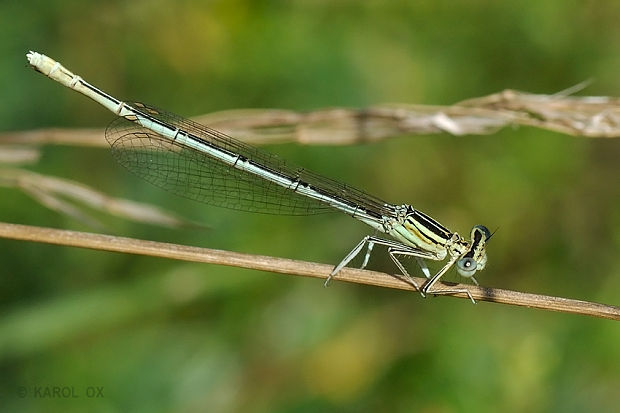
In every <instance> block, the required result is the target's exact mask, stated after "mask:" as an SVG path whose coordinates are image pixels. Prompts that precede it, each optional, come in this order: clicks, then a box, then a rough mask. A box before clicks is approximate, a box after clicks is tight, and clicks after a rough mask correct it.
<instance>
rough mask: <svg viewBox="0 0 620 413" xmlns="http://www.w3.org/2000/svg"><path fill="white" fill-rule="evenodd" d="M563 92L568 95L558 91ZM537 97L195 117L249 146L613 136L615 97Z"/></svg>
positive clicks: (66, 135)
mask: <svg viewBox="0 0 620 413" xmlns="http://www.w3.org/2000/svg"><path fill="white" fill-rule="evenodd" d="M565 92H572V90H570V91H565ZM565 92H560V93H556V94H553V95H540V94H531V93H525V92H518V91H514V90H505V91H503V92H500V93H495V94H492V95H489V96H484V97H480V98H473V99H469V100H466V101H463V102H459V103H456V104H454V105H450V106H431V105H411V104H403V103H394V104H382V105H376V106H371V107H368V108H363V109H349V108H326V109H319V110H315V111H311V112H296V111H290V110H279V109H240V110H229V111H223V112H216V113H211V114H208V115H204V116H200V117H197V118H195V120H196V121H198V122H200V123H203V124H206V125H209V126H211V127H213V128H215V129H217V130H220V131H221V132H224V133H227V134H229V135H231V136H234V137H235V138H237V139H240V140H243V141H245V142H249V143H252V144H265V143H282V142H291V141H292V142H297V143H301V144H321V145H323V144H329V145H347V144H351V143H356V142H375V141H379V140H383V139H387V138H389V137H394V136H399V135H403V134H409V135H415V134H421V135H429V134H435V133H449V134H452V135H459V136H460V135H481V134H490V133H494V132H497V131H498V130H499V129H502V128H504V127H507V126H518V125H522V126H532V127H536V128H541V129H548V130H552V131H556V132H560V133H565V134H568V135H573V136H584V137H590V138H616V137H619V136H620V99H619V98H613V97H605V96H578V97H577V96H567V94H568V93H565ZM102 136H103V131H102V130H99V129H73V130H67V129H58V128H53V129H42V130H34V131H26V132H7V133H3V134H2V135H0V142H3V143H13V144H41V143H54V144H66V145H81V146H105V145H106V144H105V142H104V139H101V137H102Z"/></svg>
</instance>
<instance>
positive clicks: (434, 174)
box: [0, 0, 620, 412]
mask: <svg viewBox="0 0 620 413" xmlns="http://www.w3.org/2000/svg"><path fill="white" fill-rule="evenodd" d="M619 18H620V4H618V3H612V2H604V3H603V2H600V3H599V2H566V1H561V0H555V1H545V2H540V1H523V2H515V3H514V4H508V3H498V2H493V1H477V2H470V1H457V2H435V1H420V2H403V1H397V2H382V1H372V2H364V3H360V2H357V1H336V2H331V1H316V2H310V1H293V2H278V1H271V2H268V1H260V2H251V1H228V2H225V1H212V2H201V1H190V0H184V1H167V0H157V1H143V0H134V1H126V2H121V1H111V2H103V1H83V0H79V1H78V0H66V1H51V2H50V1H11V0H9V1H3V2H1V3H0V54H1V56H2V59H1V60H0V75H1V77H0V90H1V91H2V93H1V96H2V98H1V99H0V130H1V131H10V130H29V129H34V128H40V127H78V126H80V127H84V126H89V127H104V126H105V125H106V124H107V123H108V122H109V121H110V120H111V119H112V118H113V115H112V114H110V113H108V112H106V111H105V110H104V109H102V108H101V107H99V106H98V105H96V104H94V103H92V102H90V101H88V100H87V99H86V98H84V97H82V96H79V95H78V94H76V93H75V92H72V91H70V90H68V89H66V88H63V87H61V86H59V85H58V84H56V83H54V82H52V81H50V80H48V79H45V78H44V77H43V76H41V75H39V74H37V73H35V72H34V71H32V70H30V69H29V68H28V67H26V60H25V53H26V51H28V50H29V49H33V50H36V51H39V52H42V53H45V54H48V55H49V56H51V57H54V58H56V59H58V60H60V61H61V62H62V63H64V64H65V65H66V66H67V67H68V68H70V69H71V70H73V71H75V72H76V73H78V74H81V75H83V76H84V77H85V78H86V79H88V80H89V81H91V82H92V83H94V84H95V85H97V86H100V87H102V88H103V89H104V90H106V91H108V92H110V93H112V94H114V95H115V96H118V97H120V98H127V99H128V100H132V99H133V100H140V101H144V102H149V103H151V104H153V105H155V106H159V107H164V108H166V109H168V110H171V111H173V112H176V113H178V114H181V115H184V116H194V115H198V114H203V113H207V112H211V111H216V110H222V109H229V108H246V107H257V108H271V107H273V108H284V109H294V110H311V109H316V108H322V107H328V106H351V107H363V106H365V105H370V104H375V103H380V102H410V103H422V104H450V103H454V102H457V101H459V100H462V99H466V98H470V97H476V96H482V95H485V94H489V93H494V92H497V91H500V90H502V89H505V88H514V89H519V90H525V91H530V92H536V93H554V92H557V91H559V90H562V89H564V88H567V87H570V86H572V85H574V84H577V83H579V82H581V81H583V80H585V79H589V78H592V79H594V82H593V83H592V85H591V86H590V87H588V89H587V90H586V91H585V92H582V93H584V94H588V95H613V96H620V76H618V73H619V71H618V68H619V67H620V25H619V24H618V21H619ZM101 139H103V136H102V137H101ZM269 149H270V150H273V151H275V152H277V153H280V154H284V155H285V156H286V157H288V158H290V159H292V160H293V161H294V162H295V163H299V164H302V165H304V166H305V167H307V168H309V169H311V170H315V171H318V172H320V173H322V174H325V175H327V176H331V177H335V178H337V179H340V180H343V181H345V182H348V183H350V184H353V185H354V186H357V187H361V188H363V189H364V190H366V191H368V192H370V193H372V194H376V195H378V196H380V197H382V198H384V199H386V200H388V201H393V202H409V203H412V204H413V205H414V206H416V207H417V208H419V209H421V210H422V211H425V212H427V213H429V214H430V215H432V216H433V217H435V218H437V219H438V220H440V221H441V222H442V223H444V224H445V225H447V226H448V227H449V228H451V229H453V230H456V231H459V232H461V233H464V234H468V233H469V229H470V228H471V226H472V225H474V224H484V225H487V226H488V227H489V228H491V229H495V228H497V227H499V231H498V232H497V234H496V235H495V236H494V238H493V240H492V242H491V244H490V245H489V247H488V253H489V264H488V266H487V269H486V270H485V271H484V272H483V273H481V274H479V276H478V279H479V281H480V282H481V284H482V285H485V286H493V287H499V288H507V289H516V290H520V291H527V292H534V293H542V294H550V295H556V296H564V297H572V298H578V299H583V300H588V301H597V302H604V303H608V304H619V303H620V294H619V293H618V291H619V289H620V277H618V275H619V274H620V260H618V251H619V249H620V248H619V247H620V208H619V205H620V185H618V183H619V179H618V176H619V173H620V140H617V139H616V140H614V139H609V140H604V139H600V140H597V139H586V138H574V137H569V136H564V135H560V134H556V133H551V132H545V131H540V130H535V129H531V128H515V129H507V130H503V131H501V132H499V133H497V134H494V135H492V136H482V137H480V136H466V137H453V136H448V135H434V136H415V137H413V136H402V137H397V138H394V139H391V140H387V141H384V142H381V143H378V144H368V145H358V146H350V147H330V146H326V147H317V146H299V145H292V144H290V145H280V146H273V147H270V148H269ZM32 170H35V171H37V172H39V173H44V174H49V175H54V176H61V177H65V178H69V179H74V180H77V181H80V182H84V183H85V184H88V185H91V186H93V187H95V188H98V189H100V190H101V191H103V192H105V193H107V194H110V195H112V196H118V197H126V198H129V199H133V200H137V201H141V202H147V203H152V204H155V205H159V206H161V207H164V208H167V209H169V210H172V211H174V212H176V213H178V214H180V215H184V216H188V217H190V218H191V219H194V220H196V221H199V222H201V223H204V224H205V225H207V226H208V227H209V228H208V229H202V230H201V229H183V230H169V229H161V228H157V227H153V226H147V225H140V224H135V223H131V222H127V221H124V220H121V219H118V218H110V217H105V216H103V215H101V216H100V218H101V219H103V220H104V221H105V223H106V229H105V232H107V233H112V234H118V235H124V236H131V237H137V238H144V239H152V240H159V241H169V242H176V243H182V244H188V245H197V246H205V247H210V248H221V249H228V250H233V251H239V252H245V253H257V254H265V255H273V256H280V257H288V258H296V259H303V260H309V261H318V262H324V263H336V262H338V261H339V260H340V259H341V258H342V256H343V255H344V254H345V253H346V252H348V251H349V249H350V248H351V247H352V246H353V245H354V244H355V243H356V242H358V241H359V239H360V238H361V237H362V236H363V235H365V234H366V233H367V232H368V228H367V227H365V226H364V225H363V224H360V223H358V222H356V221H353V220H351V219H350V218H348V217H346V216H341V215H340V214H329V215H324V216H319V217H307V218H306V217H301V218H292V217H277V216H266V215H260V214H248V213H237V212H232V211H227V210H222V209H218V208H215V207H210V206H205V205H201V204H198V203H194V202H191V201H185V200H182V199H178V198H174V197H173V196H171V195H169V194H168V193H166V192H164V191H161V190H159V189H157V188H154V187H151V186H149V185H148V184H145V183H143V182H142V181H140V180H139V179H138V178H135V177H133V176H131V175H129V173H128V172H126V171H125V170H124V169H123V168H121V167H120V166H118V165H117V164H115V163H114V161H113V160H112V159H111V157H110V154H109V151H107V150H101V149H85V148H71V147H54V146H47V147H45V148H44V149H43V158H42V159H41V161H40V162H39V163H38V164H37V165H36V166H34V167H33V168H32ZM0 199H1V202H0V219H1V220H3V221H7V222H14V223H24V224H33V225H42V226H49V227H55V228H67V229H77V230H85V231H92V230H93V229H92V228H89V227H87V226H85V225H82V224H81V223H79V222H77V221H75V220H74V219H72V218H69V217H67V216H62V215H60V214H57V213H55V212H51V211H49V210H47V209H45V208H44V207H42V206H40V205H39V204H37V203H35V202H34V201H32V200H31V199H30V198H28V197H27V196H25V195H23V194H22V193H20V192H17V191H15V190H10V189H0ZM0 251H1V252H0V260H1V262H0V287H1V288H0V297H1V298H0V410H1V411H15V412H21V411H48V412H49V411H63V412H74V411H75V412H82V411H91V412H125V411H137V412H168V411H174V412H194V411H249V412H273V411H281V412H288V411H291V412H315V411H351V412H353V411H356V412H357V411H378V410H384V411H427V412H453V411H477V412H485V411H489V412H494V411H498V410H502V411H508V412H520V411H525V410H528V411H530V412H543V411H562V412H573V411H574V412H580V411H597V412H604V411H609V412H611V411H617V409H618V406H619V405H620V392H619V391H618V389H620V329H619V328H618V325H617V324H616V323H614V322H612V321H607V320H599V319H594V318H588V317H584V316H577V315H566V314H558V313H551V312H544V311H538V310H531V309H524V308H515V307H508V306H503V305H498V304H489V303H478V304H477V305H475V306H474V305H472V304H471V303H470V302H468V301H466V300H457V299H450V298H443V297H440V298H429V299H426V300H423V299H421V298H420V297H419V296H418V295H416V294H411V293H407V292H402V291H393V290H386V289H380V288H372V287H367V286H358V285H351V284H346V283H339V282H334V283H333V284H332V285H331V286H330V288H328V289H325V288H323V286H322V282H321V281H319V280H316V279H304V278H298V277H288V276H282V275H274V274H270V273H261V272H257V271H249V270H241V269H237V268H226V267H221V266H214V265H200V264H193V263H183V262H175V261H171V260H164V259H156V258H148V257H140V256H132V255H122V254H112V253H106V252H99V251H90V250H81V249H74V248H66V247H57V246H50V245H42V244H33V243H24V242H19V241H11V240H4V239H3V240H0ZM412 264H413V263H412ZM370 267H371V268H373V269H379V270H385V271H395V269H394V268H393V267H392V266H391V265H390V263H389V260H388V259H387V258H386V256H385V254H383V255H382V254H381V253H380V252H378V253H377V255H376V256H373V260H372V261H371V265H370ZM412 268H414V267H413V266H412ZM448 278H450V279H452V280H457V277H456V276H455V275H451V276H450V277H448ZM34 386H73V387H74V389H75V391H76V392H77V393H78V395H79V396H80V397H79V398H60V399H58V398H52V399H50V398H38V397H35V396H36V395H35V394H33V393H32V389H33V387H34ZM91 386H92V387H103V396H104V397H102V398H88V397H87V395H86V392H87V389H88V388H89V387H91ZM22 387H25V388H26V389H27V391H28V393H27V394H26V397H23V398H21V397H19V394H18V393H19V391H20V388H22Z"/></svg>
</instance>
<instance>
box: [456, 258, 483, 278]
mask: <svg viewBox="0 0 620 413" xmlns="http://www.w3.org/2000/svg"><path fill="white" fill-rule="evenodd" d="M456 265H457V267H458V268H457V269H458V270H459V273H460V274H461V275H462V276H464V277H468V276H469V277H471V276H472V275H474V273H475V272H476V267H477V266H478V264H477V263H476V260H474V259H473V258H469V257H468V258H461V259H460V260H459V261H458V262H457V263H456Z"/></svg>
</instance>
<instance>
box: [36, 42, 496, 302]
mask: <svg viewBox="0 0 620 413" xmlns="http://www.w3.org/2000/svg"><path fill="white" fill-rule="evenodd" d="M27 57H28V61H29V62H30V65H31V66H32V67H34V68H35V69H36V70H37V71H39V72H41V73H43V74H44V75H46V76H47V77H49V78H51V79H54V80H56V81H57V82H59V83H61V84H63V85H65V86H67V87H69V88H71V89H73V90H75V91H77V92H80V93H82V94H83V95H85V96H87V97H89V98H91V99H93V100H94V101H95V102H98V103H99V104H101V105H103V106H104V107H106V108H107V109H109V110H111V111H112V112H114V113H115V114H116V115H118V116H119V118H118V119H116V120H115V121H114V122H112V124H110V126H109V127H108V129H107V130H106V139H107V141H108V143H109V144H110V146H111V147H112V152H113V154H114V157H115V158H116V159H117V160H118V161H119V162H120V163H121V164H122V165H123V166H125V167H126V168H128V169H129V170H130V171H132V172H133V173H135V174H136V175H138V176H140V177H142V178H144V179H145V180H146V181H148V182H150V183H152V184H155V185H157V186H159V187H162V188H164V189H166V190H168V191H170V192H172V193H175V194H177V195H181V196H184V197H186V198H190V199H194V200H198V201H202V202H205V203H208V204H213V205H218V206H223V207H227V208H232V209H237V210H244V211H256V212H266V213H274V214H286V215H308V214H317V213H323V212H330V211H334V210H338V211H341V212H344V213H345V214H347V215H350V216H352V217H353V218H356V219H358V220H360V221H362V222H364V223H366V224H368V225H370V226H371V227H372V228H374V229H375V230H376V231H378V232H382V233H385V234H387V235H389V236H390V237H392V238H393V240H389V239H384V238H380V237H377V236H366V237H364V238H363V239H362V241H361V242H360V243H359V244H357V245H356V246H355V248H353V250H351V252H350V253H349V254H347V256H346V257H344V259H343V260H342V261H341V262H340V264H338V265H337V266H336V267H335V268H334V269H333V271H332V272H331V274H329V276H328V277H327V280H326V281H325V284H326V285H327V283H328V282H329V280H330V279H331V278H333V277H334V276H336V274H338V272H339V271H340V270H341V269H342V268H343V267H345V266H346V265H347V264H349V262H350V261H351V260H352V259H353V258H355V257H356V256H357V255H358V254H359V253H360V252H361V251H362V250H363V249H364V247H366V255H365V257H364V260H363V263H362V268H365V267H366V265H367V264H368V260H369V258H370V254H371V252H372V249H373V246H374V245H382V246H385V247H387V251H388V255H389V256H390V258H391V259H392V261H393V262H394V264H396V266H397V267H398V269H399V270H400V272H401V275H397V277H398V278H400V279H402V280H403V281H405V282H408V283H410V284H411V285H413V286H414V287H415V288H416V289H417V290H418V291H420V293H421V294H422V296H425V295H426V294H454V293H459V292H461V293H466V294H467V295H468V296H469V298H470V299H471V300H472V301H474V299H473V297H472V296H471V294H470V293H469V291H467V290H457V289H454V290H445V289H441V290H436V289H434V288H433V287H434V286H435V284H436V283H437V281H438V280H439V279H440V278H441V277H442V276H443V275H444V274H445V273H446V272H447V271H448V270H449V269H450V268H451V267H452V266H453V265H454V264H456V267H457V271H458V273H459V274H460V275H461V276H463V277H467V278H471V279H472V280H473V281H474V282H475V283H476V284H477V281H476V279H475V278H474V274H475V273H476V272H477V271H480V270H482V269H484V267H485V265H486V262H487V256H486V251H485V247H486V243H487V241H488V240H489V238H490V237H491V234H490V233H489V230H488V229H487V228H486V227H484V226H482V225H476V226H474V227H473V228H472V230H471V241H467V240H465V239H463V238H462V237H461V236H460V235H458V234H457V233H456V232H452V231H450V230H448V229H447V228H446V227H444V226H443V225H441V224H440V223H439V222H437V221H435V220H434V219H432V218H431V217H429V216H428V215H426V214H424V213H422V212H420V211H418V210H416V209H414V208H413V207H412V206H411V205H392V204H389V203H387V202H384V201H382V200H380V199H379V198H376V197H374V196H371V195H368V194H366V193H364V192H362V191H360V190H358V189H355V188H352V187H350V186H348V185H345V184H342V183H340V182H337V181H334V180H331V179H329V178H325V177H323V176H321V175H318V174H316V173H313V172H310V171H307V170H305V169H303V168H298V167H295V166H292V165H291V164H289V163H286V162H284V161H283V160H281V159H280V158H278V157H277V156H275V155H272V154H270V153H268V152H266V151H263V150H260V149H258V148H255V147H253V146H251V145H248V144H246V143H243V142H240V141H238V140H236V139H233V138H231V137H229V136H226V135H225V134H223V133H221V132H218V131H216V130H214V129H211V128H208V127H206V126H203V125H201V124H198V123H196V122H193V121H191V120H187V119H183V118H181V117H179V116H177V115H174V114H172V113H168V112H164V111H162V110H159V109H156V108H154V107H151V106H148V105H145V104H143V103H137V102H123V101H120V100H118V99H116V98H114V97H112V96H110V95H108V94H107V93H105V92H103V91H101V90H99V89H98V88H96V87H94V86H93V85H91V84H89V83H88V82H86V81H85V80H83V79H82V78H81V77H79V76H77V75H75V74H73V73H72V72H71V71H69V70H67V69H66V68H65V67H64V66H62V65H61V64H60V63H58V62H56V61H55V60H53V59H51V58H49V57H47V56H45V55H42V54H39V53H36V52H30V53H28V54H27ZM405 256H410V257H414V258H416V260H417V262H418V264H419V266H420V268H421V270H422V273H423V274H424V275H425V277H426V278H427V281H426V282H425V283H424V284H423V285H422V286H419V285H418V284H417V283H416V282H415V280H414V279H413V278H411V276H410V275H409V273H408V272H407V270H406V269H405V267H404V266H403V264H402V263H401V262H400V260H399V257H405ZM446 258H447V263H446V264H445V265H444V266H443V267H442V268H441V269H440V270H439V271H438V272H437V273H436V274H435V275H432V276H431V273H430V270H429V269H428V267H427V266H426V263H425V261H424V260H425V259H429V260H435V261H443V260H444V259H446Z"/></svg>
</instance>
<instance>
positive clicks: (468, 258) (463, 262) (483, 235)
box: [456, 225, 492, 278]
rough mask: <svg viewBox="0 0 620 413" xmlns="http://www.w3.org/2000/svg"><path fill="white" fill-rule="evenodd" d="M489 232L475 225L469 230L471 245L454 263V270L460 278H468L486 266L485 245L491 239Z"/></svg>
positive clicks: (483, 227)
mask: <svg viewBox="0 0 620 413" xmlns="http://www.w3.org/2000/svg"><path fill="white" fill-rule="evenodd" d="M491 235H492V234H491V232H490V231H489V229H488V228H487V227H485V226H484V225H476V226H475V227H473V228H472V229H471V244H470V245H469V249H468V250H467V252H466V253H465V254H463V256H462V257H461V258H460V259H459V260H458V261H457V262H456V270H457V271H458V273H459V274H460V275H461V276H462V277H466V278H470V277H473V275H474V274H475V273H476V271H481V270H483V269H484V267H485V266H486V265H487V252H486V249H485V247H486V243H487V241H488V240H489V238H491Z"/></svg>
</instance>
